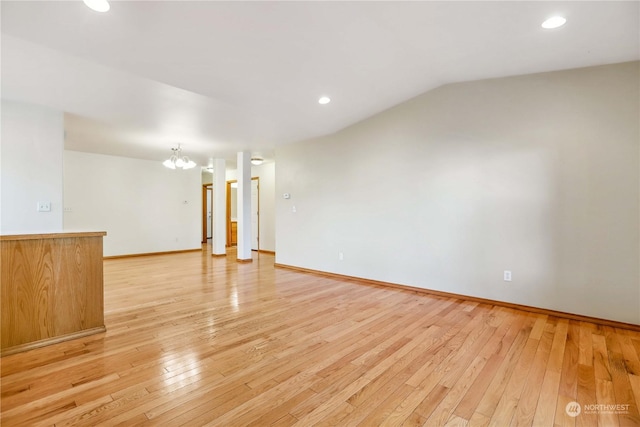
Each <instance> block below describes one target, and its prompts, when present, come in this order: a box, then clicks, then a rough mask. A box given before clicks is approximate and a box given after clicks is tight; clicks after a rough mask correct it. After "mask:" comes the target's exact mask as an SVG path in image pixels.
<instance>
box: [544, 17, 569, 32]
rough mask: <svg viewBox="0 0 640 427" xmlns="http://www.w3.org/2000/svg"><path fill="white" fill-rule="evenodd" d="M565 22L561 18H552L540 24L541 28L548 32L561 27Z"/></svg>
mask: <svg viewBox="0 0 640 427" xmlns="http://www.w3.org/2000/svg"><path fill="white" fill-rule="evenodd" d="M565 22H567V20H566V19H565V18H563V17H562V16H552V17H551V18H549V19H547V20H546V21H544V22H543V23H542V28H546V29H548V30H550V29H553V28H558V27H562V26H563V25H564V24H565Z"/></svg>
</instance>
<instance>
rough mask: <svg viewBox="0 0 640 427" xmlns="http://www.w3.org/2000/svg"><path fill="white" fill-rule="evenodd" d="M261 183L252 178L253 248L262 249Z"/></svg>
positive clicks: (255, 249)
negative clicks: (260, 222) (260, 234)
mask: <svg viewBox="0 0 640 427" xmlns="http://www.w3.org/2000/svg"><path fill="white" fill-rule="evenodd" d="M259 221H260V184H259V181H258V180H257V179H252V180H251V249H252V250H254V251H257V250H258V249H260V236H259V233H260V226H259Z"/></svg>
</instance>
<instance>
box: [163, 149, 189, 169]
mask: <svg viewBox="0 0 640 427" xmlns="http://www.w3.org/2000/svg"><path fill="white" fill-rule="evenodd" d="M171 151H173V154H172V155H171V157H169V158H168V159H167V160H165V161H164V162H162V164H163V165H164V166H165V167H167V168H169V169H176V168H177V169H191V168H195V167H196V162H194V161H193V160H189V158H188V157H187V156H183V155H182V148H181V147H180V144H178V148H172V149H171Z"/></svg>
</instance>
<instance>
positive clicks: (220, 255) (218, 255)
mask: <svg viewBox="0 0 640 427" xmlns="http://www.w3.org/2000/svg"><path fill="white" fill-rule="evenodd" d="M211 256H212V257H214V258H223V257H226V256H227V254H211Z"/></svg>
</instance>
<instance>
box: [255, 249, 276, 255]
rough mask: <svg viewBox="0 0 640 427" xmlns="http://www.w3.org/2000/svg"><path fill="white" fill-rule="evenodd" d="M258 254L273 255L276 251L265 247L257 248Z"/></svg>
mask: <svg viewBox="0 0 640 427" xmlns="http://www.w3.org/2000/svg"><path fill="white" fill-rule="evenodd" d="M258 253H259V254H267V255H275V254H276V251H268V250H266V249H258Z"/></svg>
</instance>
